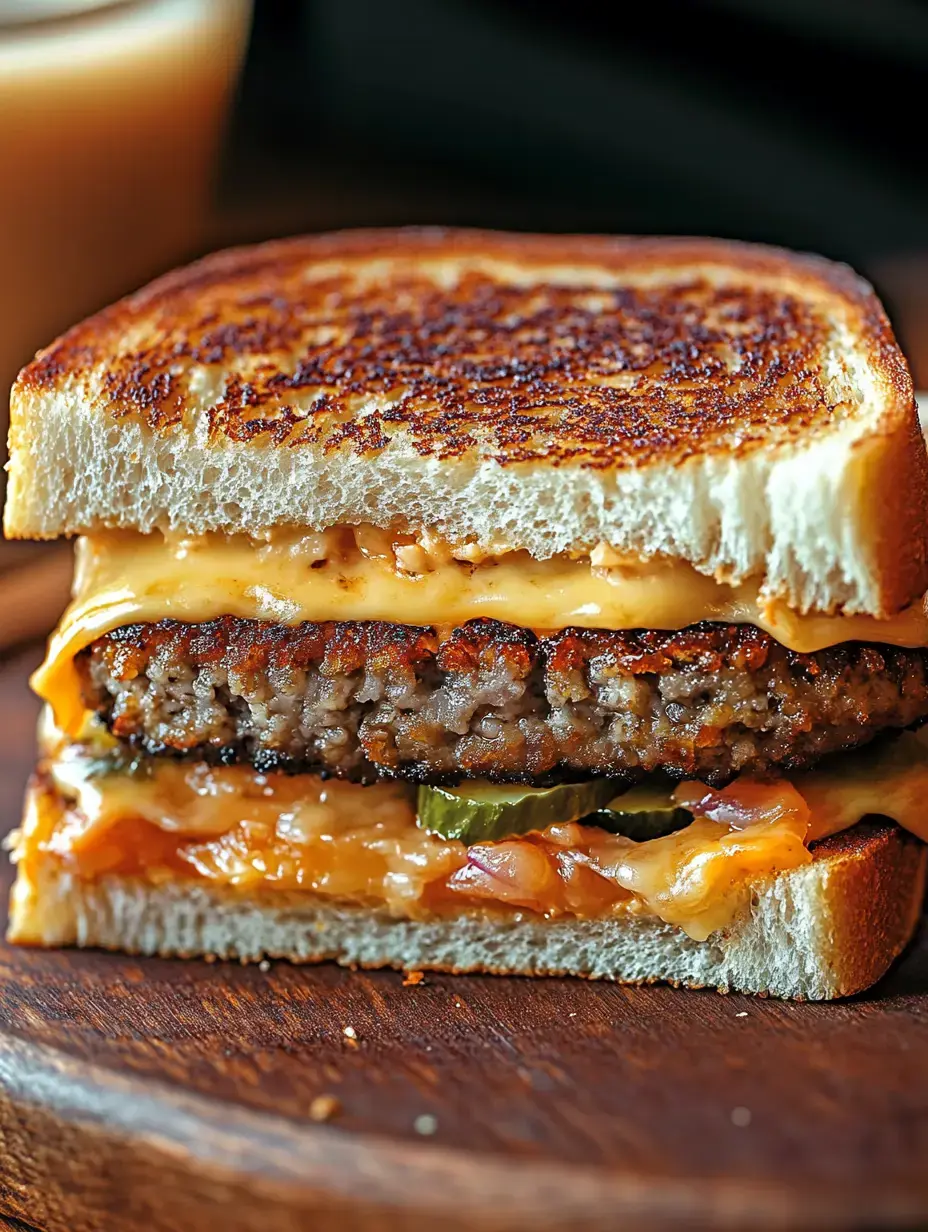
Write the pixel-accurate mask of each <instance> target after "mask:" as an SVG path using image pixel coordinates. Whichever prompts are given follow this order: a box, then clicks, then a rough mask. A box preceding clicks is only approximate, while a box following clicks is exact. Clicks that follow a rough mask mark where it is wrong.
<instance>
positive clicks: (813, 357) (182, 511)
mask: <svg viewBox="0 0 928 1232" xmlns="http://www.w3.org/2000/svg"><path fill="white" fill-rule="evenodd" d="M10 441H11V456H12V470H11V476H10V486H9V500H8V505H7V510H6V530H7V533H8V534H10V535H13V536H21V537H26V536H30V535H33V536H38V537H48V536H51V535H55V534H60V533H83V532H85V531H88V530H93V529H95V528H99V527H101V526H133V527H137V528H138V529H140V530H143V531H146V530H149V529H152V528H153V527H155V526H166V525H170V526H172V527H180V528H184V529H186V530H188V531H190V532H191V533H200V532H202V531H206V530H227V531H242V530H244V531H248V532H255V531H260V530H262V529H266V527H267V526H269V525H274V524H277V523H280V522H285V521H288V520H290V521H294V520H296V521H298V522H301V523H303V524H305V525H308V526H312V527H313V528H315V529H320V528H321V527H322V526H323V525H333V524H336V523H337V522H338V521H347V522H352V521H354V522H357V521H365V520H366V521H372V522H374V523H376V524H378V525H396V524H400V525H403V524H407V525H411V526H414V527H419V526H424V525H435V526H437V528H438V529H439V530H442V531H445V530H447V531H450V532H454V533H457V534H460V535H461V536H463V537H465V538H470V539H474V540H476V541H477V542H478V543H480V544H482V545H483V544H487V545H489V544H490V543H492V542H493V541H494V540H498V541H502V542H504V543H505V544H507V545H508V546H510V547H516V548H518V547H524V548H526V549H527V550H529V551H530V552H532V554H533V555H537V556H546V555H551V554H554V553H555V552H558V551H561V550H565V549H567V548H569V549H575V548H581V549H582V548H590V547H591V546H593V545H594V544H595V543H596V542H598V541H599V540H600V539H605V540H606V541H607V542H610V543H612V544H613V545H615V546H617V547H619V548H620V549H621V550H627V551H629V552H633V553H637V554H640V555H642V556H645V557H647V556H651V555H658V554H663V555H669V556H671V557H677V556H678V557H680V558H682V559H685V560H689V561H691V562H692V563H694V564H695V565H696V567H697V568H700V569H702V570H703V571H704V572H707V573H721V574H723V575H725V576H726V577H732V578H735V579H738V580H740V579H742V578H744V577H746V576H755V575H758V574H760V575H764V576H766V578H767V582H768V590H769V592H770V593H771V594H773V595H777V596H779V597H783V598H785V599H786V600H787V601H788V602H790V603H792V604H793V605H794V606H796V607H798V608H800V609H801V610H809V609H817V610H822V611H834V610H841V609H846V610H848V611H869V612H872V613H873V614H876V615H886V614H890V613H893V612H895V611H898V610H899V609H900V608H901V607H903V606H904V605H905V604H906V603H908V602H909V601H911V600H912V599H914V598H915V597H917V596H918V595H920V594H921V593H922V592H924V590H925V589H926V588H928V523H926V518H925V512H924V510H925V509H926V508H928V462H926V457H925V449H924V445H923V444H922V442H921V440H920V438H919V436H918V432H917V420H916V411H915V403H914V397H913V392H912V383H911V378H910V376H909V373H908V370H907V368H906V364H905V361H904V359H903V357H902V355H901V353H900V351H899V348H898V346H897V345H896V342H895V339H894V337H893V334H892V330H891V328H890V326H889V323H888V321H887V319H886V316H885V314H884V313H883V310H882V308H881V306H880V304H879V301H878V300H877V299H876V297H875V295H874V294H873V291H872V290H871V288H870V287H869V286H868V285H867V284H866V283H865V282H863V280H861V279H860V278H858V277H857V276H856V275H855V274H853V272H852V271H850V270H849V269H847V268H846V267H844V266H838V265H835V264H833V263H831V262H828V261H825V260H824V259H822V258H816V257H810V256H800V255H796V254H791V253H787V252H785V251H782V250H778V249H771V248H763V247H758V246H753V245H746V244H739V243H733V242H728V241H720V240H696V239H672V238H661V239H636V238H629V237H625V238H616V239H612V238H608V237H592V236H523V235H504V234H497V233H491V232H480V231H455V230H444V229H424V230H422V229H418V230H417V229H412V230H399V231H366V232H343V233H337V234H334V235H329V236H316V237H306V238H302V239H295V240H289V241H278V242H274V243H271V244H265V245H261V246H258V247H255V248H248V249H237V250H232V251H230V252H226V253H220V254H217V255H215V256H212V257H208V258H206V259H205V260H203V261H201V262H198V263H196V264H195V265H192V266H190V267H188V268H187V269H184V270H179V271H176V272H174V273H172V274H169V275H167V276H166V277H164V278H162V279H159V280H158V281H156V282H155V283H152V284H151V285H150V286H149V287H146V288H144V289H143V290H141V291H139V292H138V293H137V294H135V295H133V296H130V297H128V298H127V299H124V300H122V301H121V302H120V303H118V304H116V305H113V306H112V307H110V308H108V309H105V310H104V311H102V312H101V313H98V314H97V315H96V316H94V317H91V318H90V319H89V320H88V321H85V322H84V323H83V324H81V325H78V326H76V327H75V328H74V329H72V330H71V331H69V332H68V333H67V334H65V335H64V337H63V338H61V339H60V340H59V341H58V342H56V343H54V344H53V345H52V346H51V347H49V348H47V349H46V350H45V351H43V352H41V353H40V354H39V356H38V357H37V358H36V360H35V361H34V362H33V363H32V364H31V365H29V366H28V367H27V368H26V369H25V370H24V371H23V373H22V374H21V375H20V378H19V380H18V381H17V383H16V385H15V387H14V390H13V395H12V427H11V436H10ZM103 452H105V453H106V454H107V456H108V461H109V462H111V463H112V471H111V474H112V480H113V481H112V483H110V484H108V485H103V484H101V483H100V481H99V475H100V472H101V467H100V461H99V457H100V454H101V453H103ZM43 470H44V471H45V472H47V475H46V477H45V478H43V473H42V472H43ZM49 475H55V476H56V477H58V479H59V482H58V484H57V485H55V484H54V483H53V482H51V481H50V479H49V477H48V476H49ZM62 476H65V477H68V478H70V479H71V481H72V482H71V486H70V487H68V485H67V484H64V485H63V483H62V480H61V477H62ZM810 484H814V485H815V489H814V493H813V492H812V491H811V490H809V485H810ZM829 485H831V487H832V488H833V489H834V490H833V491H831V492H829ZM813 496H814V497H816V498H817V499H819V500H821V501H822V502H823V504H822V507H821V509H818V508H817V507H816V504H815V499H813ZM875 510H877V511H879V512H878V514H875V512H874V511H875ZM884 510H885V511H886V512H885V513H884ZM636 511H637V512H636ZM839 540H840V542H838V541H839ZM848 561H850V563H848Z"/></svg>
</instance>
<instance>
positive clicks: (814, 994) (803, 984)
mask: <svg viewBox="0 0 928 1232" xmlns="http://www.w3.org/2000/svg"><path fill="white" fill-rule="evenodd" d="M926 853H928V847H926V846H925V845H924V844H923V843H920V842H919V841H918V840H916V839H914V838H912V837H911V836H909V835H907V834H906V833H905V832H904V831H902V830H900V829H898V828H897V827H896V826H895V825H892V824H890V823H884V822H878V821H867V822H862V823H861V824H860V825H857V826H855V827H854V828H853V829H852V830H849V831H846V832H845V833H844V834H840V835H836V836H835V837H834V838H831V839H828V840H827V841H825V842H823V843H820V844H818V845H817V847H816V848H815V850H814V853H813V855H814V858H813V861H812V863H811V864H808V865H805V866H804V867H802V868H798V869H795V870H792V871H791V872H788V873H783V874H780V875H779V876H777V877H775V878H772V879H769V880H767V881H764V882H758V883H756V885H755V886H754V887H753V888H752V892H751V894H750V896H749V900H748V901H747V902H746V903H745V906H744V908H743V910H742V912H741V913H740V915H739V916H738V918H737V919H736V920H735V921H734V922H733V924H732V925H731V926H730V927H729V928H728V929H726V930H725V932H722V933H716V934H714V935H713V936H711V937H710V938H709V939H708V940H707V941H704V942H699V941H694V940H692V938H690V937H688V936H687V935H686V933H684V932H683V931H682V930H680V929H679V928H676V927H673V926H671V925H669V924H665V923H663V922H662V921H661V920H659V919H657V918H656V917H654V916H649V915H643V914H637V913H631V912H629V913H625V914H623V915H620V916H615V917H611V918H608V919H589V920H578V919H574V918H564V917H561V918H556V919H544V918H540V917H539V916H537V915H535V914H533V913H530V912H506V913H503V912H500V911H494V912H491V911H483V910H469V911H461V912H457V913H455V914H454V915H442V916H434V917H431V918H427V919H405V918H397V917H396V916H393V915H391V914H389V913H388V912H386V911H385V910H383V909H378V908H375V907H370V906H359V905H356V904H346V903H340V902H335V901H333V900H332V899H330V898H325V897H323V896H321V895H318V894H314V893H312V892H309V891H305V892H304V891H296V892H292V891H291V892H278V891H273V890H263V891H261V892H260V893H256V892H254V891H241V890H235V889H230V888H228V887H224V886H213V885H210V884H209V883H206V882H200V881H169V882H160V883H157V884H156V883H151V882H148V881H146V880H144V879H142V878H138V877H129V876H116V875H107V876H103V877H100V878H98V879H96V880H93V881H82V880H79V879H77V878H75V877H74V876H73V875H72V874H70V873H68V872H66V871H65V870H64V869H63V868H62V867H61V866H60V865H59V864H57V863H53V862H51V861H50V862H49V863H48V864H44V865H42V866H41V868H40V871H39V872H38V873H35V872H34V873H33V875H32V878H31V879H30V878H27V877H26V876H25V875H24V873H23V871H22V870H21V871H20V876H19V878H18V879H17V883H16V886H15V887H14V890H13V896H12V900H11V914H10V927H9V937H10V939H11V940H12V941H16V942H19V943H22V944H33V945H79V946H102V947H104V948H108V949H114V950H124V951H128V952H131V953H142V954H160V955H163V956H171V955H176V956H181V957H194V956H202V955H210V956H215V957H218V958H239V959H242V960H248V961H250V960H258V959H261V958H265V957H268V958H285V959H290V960H292V961H295V962H321V961H325V960H327V959H331V960H334V961H336V962H339V963H343V964H346V965H357V966H363V967H399V968H405V969H418V968H424V969H430V970H441V971H453V972H468V971H484V972H492V973H496V974H520V975H555V974H557V975H579V976H586V977H589V978H593V979H610V980H616V981H619V982H622V983H650V982H656V981H669V982H671V983H674V984H685V985H689V986H691V987H707V986H711V987H715V988H718V989H720V990H722V991H726V990H729V989H732V990H739V991H743V992H751V993H765V994H769V995H772V996H777V997H793V998H808V999H811V1000H823V999H830V998H834V997H842V996H848V995H849V994H851V993H855V992H859V991H860V990H862V989H864V988H867V987H869V986H870V985H871V984H873V983H874V982H875V981H876V980H878V979H879V978H880V976H882V975H883V974H884V972H885V971H886V970H887V968H888V967H889V966H890V964H891V963H892V961H893V960H894V959H895V958H896V957H897V955H898V954H899V953H900V952H901V951H902V949H903V948H904V947H905V945H906V944H907V942H908V941H909V939H910V938H911V936H912V933H913V931H914V929H915V926H916V923H917V921H918V917H919V914H920V910H921V903H922V898H923V895H924V886H925V864H926Z"/></svg>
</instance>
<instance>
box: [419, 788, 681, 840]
mask: <svg viewBox="0 0 928 1232" xmlns="http://www.w3.org/2000/svg"><path fill="white" fill-rule="evenodd" d="M672 790H673V789H672V787H669V786H668V787H661V786H657V787H650V786H647V787H633V788H631V789H630V790H629V791H626V792H624V793H623V794H622V795H619V796H616V794H615V783H614V782H613V781H612V780H610V779H592V780H591V781H589V782H585V783H562V784H560V785H559V786H557V787H522V786H520V785H519V784H507V783H484V782H473V783H464V784H461V786H459V787H420V788H419V798H418V824H419V826H420V828H421V829H423V830H428V831H430V832H431V833H433V834H440V835H442V836H443V837H444V838H456V839H460V840H461V842H463V843H468V844H470V843H481V842H486V841H488V840H493V839H501V838H507V837H509V836H511V835H515V834H528V833H529V831H531V830H544V829H545V828H546V827H547V826H553V825H556V824H558V823H560V824H563V823H565V822H569V821H579V820H581V819H582V820H583V821H584V822H585V824H587V825H594V826H600V827H601V828H603V829H605V830H609V831H611V832H612V833H613V834H624V835H627V837H628V838H632V839H636V840H641V839H646V838H654V837H656V836H657V835H659V834H669V833H670V832H671V831H672V830H678V829H679V828H680V827H681V826H683V825H686V824H687V822H689V821H690V820H691V817H690V814H689V813H688V812H687V811H686V809H681V808H678V807H677V806H676V805H675V804H674V803H673V801H672V799H671V791H672Z"/></svg>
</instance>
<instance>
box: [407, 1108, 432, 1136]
mask: <svg viewBox="0 0 928 1232" xmlns="http://www.w3.org/2000/svg"><path fill="white" fill-rule="evenodd" d="M412 1127H413V1129H414V1130H415V1131H416V1133H417V1134H422V1135H424V1136H425V1137H430V1136H431V1135H432V1134H434V1133H435V1131H436V1129H438V1118H437V1117H433V1116H432V1114H431V1113H430V1112H423V1113H422V1115H421V1116H417V1117H416V1119H415V1120H414V1121H413V1123H412Z"/></svg>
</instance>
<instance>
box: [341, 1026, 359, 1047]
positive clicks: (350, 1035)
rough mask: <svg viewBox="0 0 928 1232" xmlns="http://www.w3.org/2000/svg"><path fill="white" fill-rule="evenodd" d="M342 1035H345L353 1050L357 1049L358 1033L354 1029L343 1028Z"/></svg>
mask: <svg viewBox="0 0 928 1232" xmlns="http://www.w3.org/2000/svg"><path fill="white" fill-rule="evenodd" d="M342 1035H344V1037H345V1039H346V1040H347V1041H348V1043H349V1044H350V1045H351V1046H352V1048H357V1046H358V1033H357V1031H356V1030H355V1029H354V1027H342Z"/></svg>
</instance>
